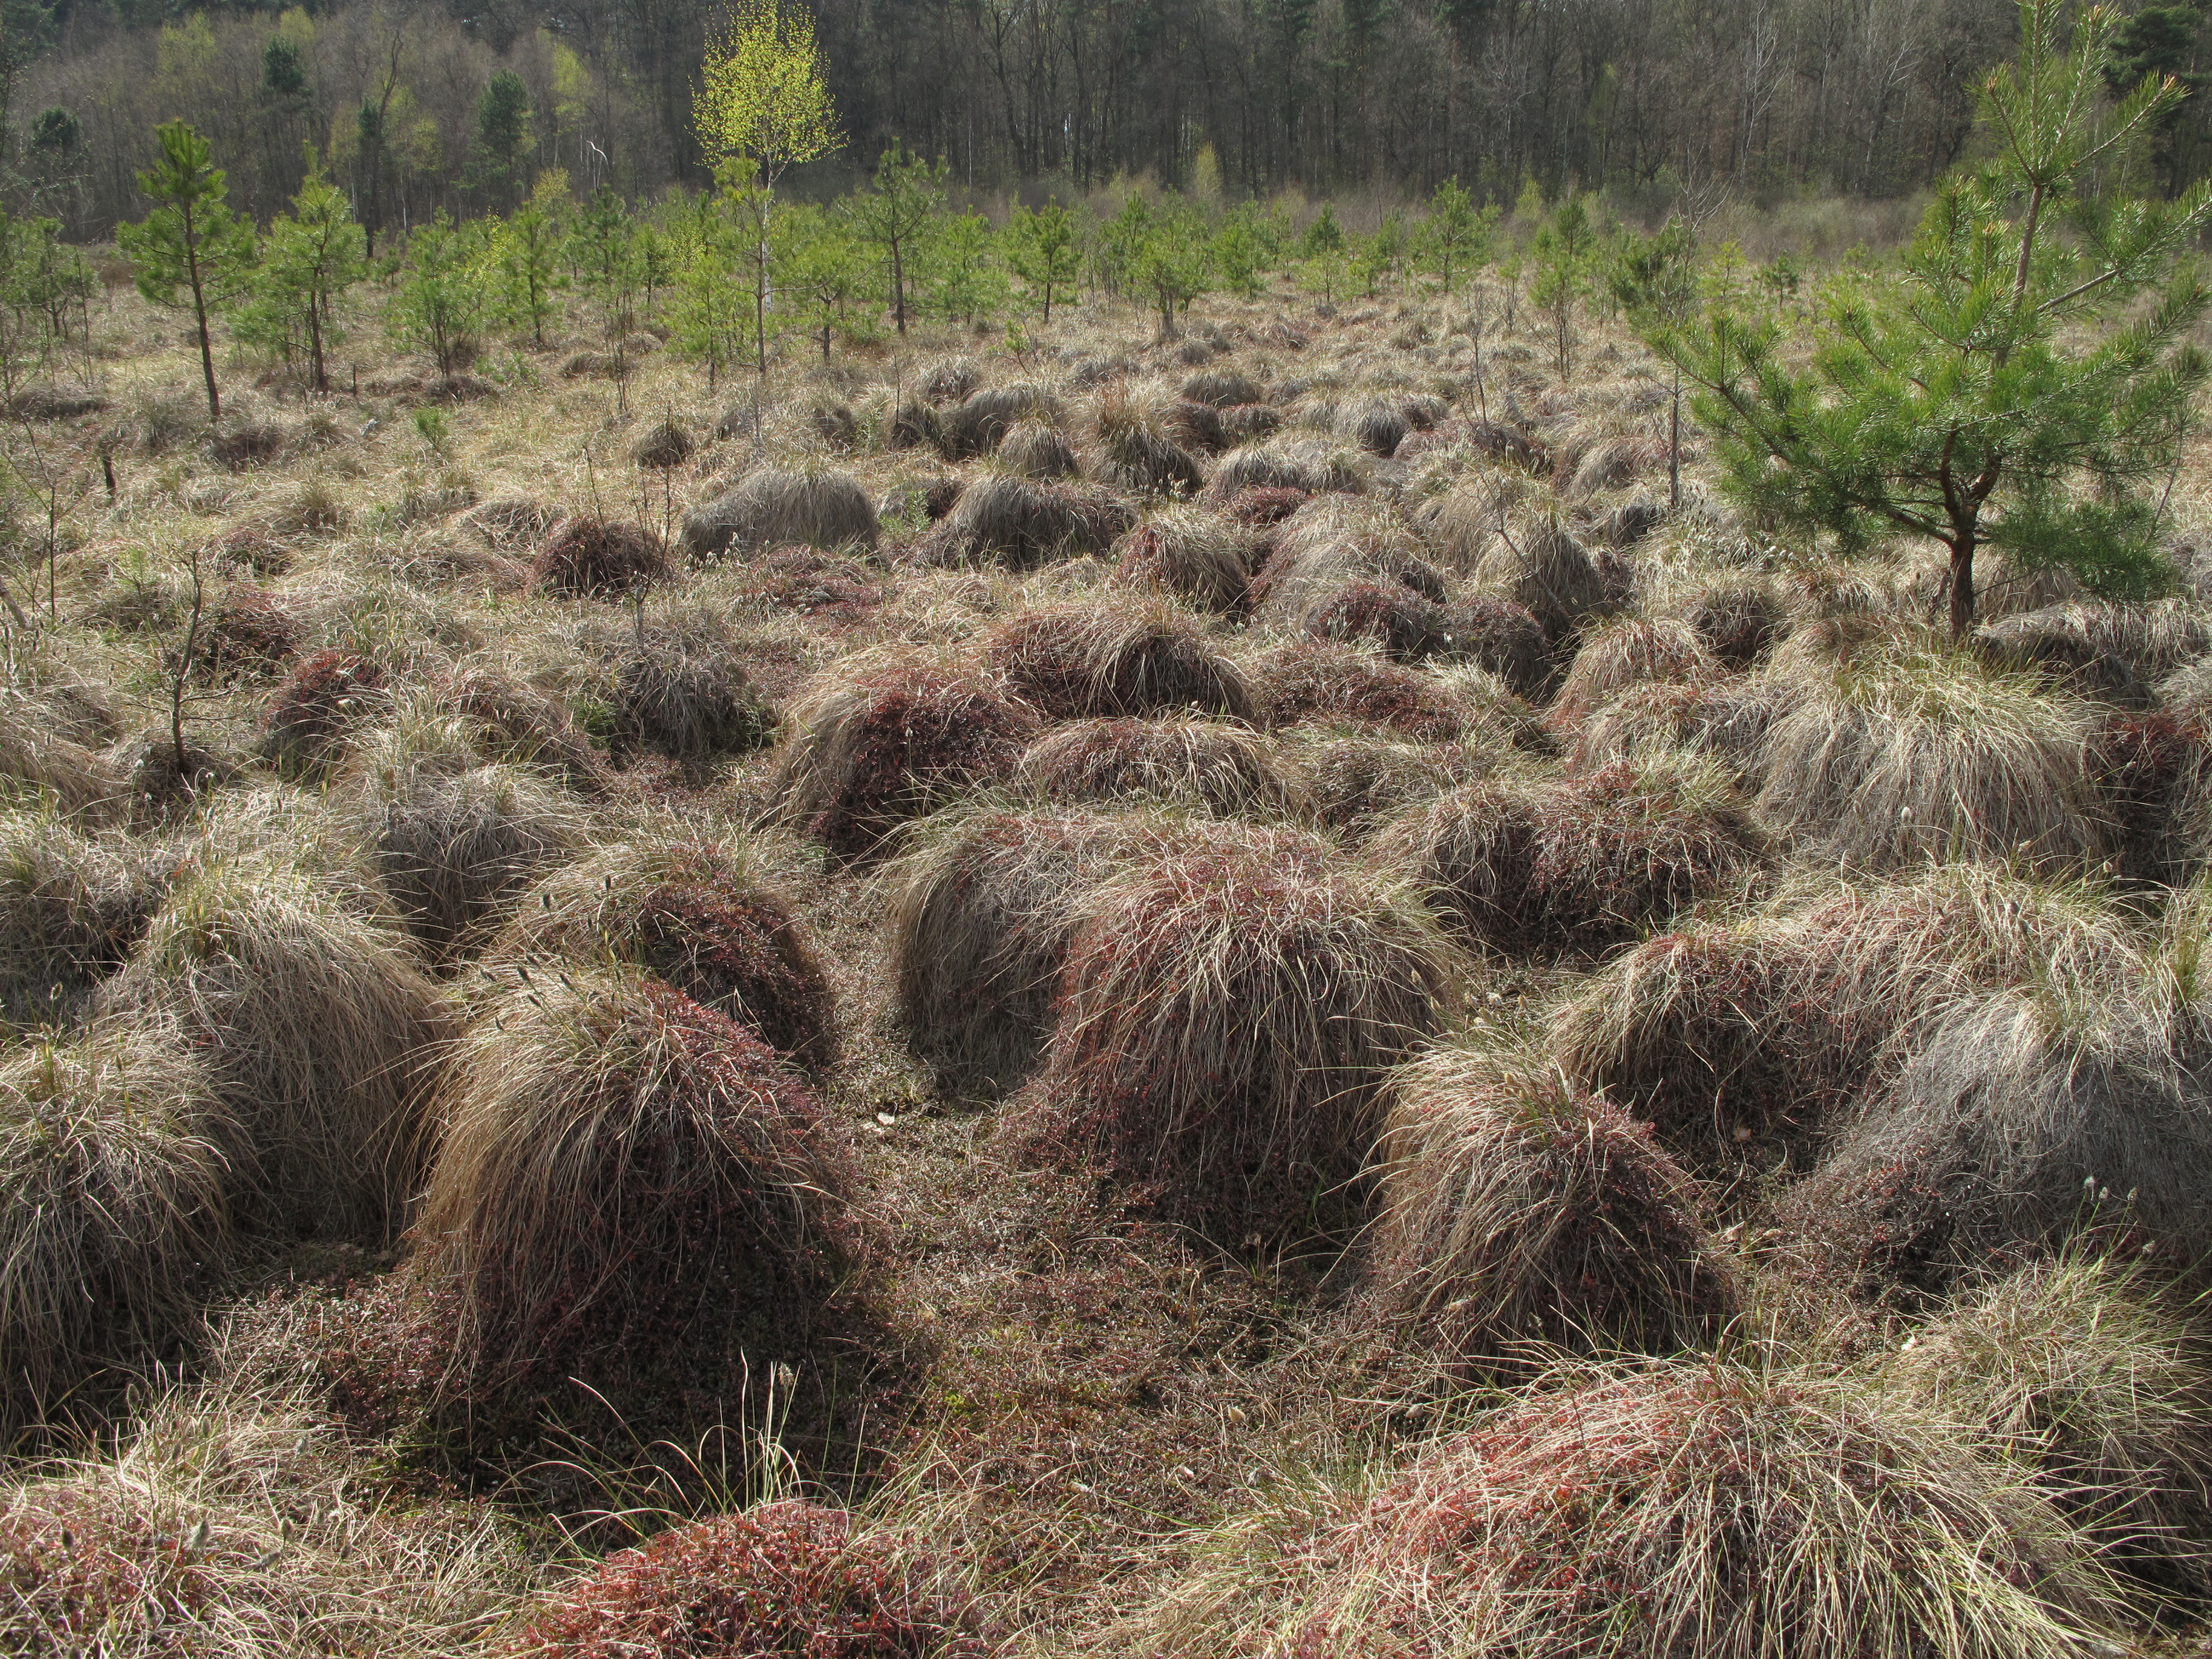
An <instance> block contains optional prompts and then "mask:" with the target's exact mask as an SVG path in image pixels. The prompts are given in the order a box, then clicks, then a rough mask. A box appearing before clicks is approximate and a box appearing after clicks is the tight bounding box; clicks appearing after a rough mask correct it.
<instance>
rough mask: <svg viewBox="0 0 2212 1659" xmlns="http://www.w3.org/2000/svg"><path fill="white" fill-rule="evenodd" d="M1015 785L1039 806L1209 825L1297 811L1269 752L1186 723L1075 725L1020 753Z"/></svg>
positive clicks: (1252, 735) (1231, 730)
mask: <svg viewBox="0 0 2212 1659" xmlns="http://www.w3.org/2000/svg"><path fill="white" fill-rule="evenodd" d="M1014 782H1015V785H1016V786H1017V787H1018V788H1021V789H1024V790H1027V791H1029V792H1030V793H1033V794H1035V795H1036V798H1037V799H1040V800H1042V801H1098V802H1112V801H1117V800H1155V801H1158V802H1160V803H1162V804H1163V805H1177V806H1188V807H1195V808H1197V809H1199V810H1200V811H1208V812H1211V813H1212V814H1213V815H1214V816H1215V817H1224V818H1231V817H1244V816H1252V817H1261V818H1267V817H1282V816H1284V815H1285V814H1286V813H1288V812H1290V811H1292V810H1293V809H1294V807H1295V806H1296V805H1297V791H1296V788H1295V786H1294V785H1293V783H1292V782H1291V778H1290V776H1289V775H1288V773H1287V771H1286V769H1285V766H1284V765H1283V763H1282V762H1281V761H1280V759H1279V757H1278V756H1277V754H1276V751H1275V748H1274V745H1273V744H1271V743H1270V742H1269V741H1268V740H1267V738H1265V737H1262V736H1261V734H1260V733H1258V732H1254V731H1252V730H1250V729H1249V728H1248V727H1244V726H1228V725H1225V724H1223V723H1221V722H1219V721H1217V720H1194V719H1174V718H1170V719H1164V720H1077V721H1074V722H1072V723H1070V724H1068V725H1065V726H1055V727H1054V728H1053V729H1052V730H1051V731H1049V732H1046V733H1045V734H1044V736H1042V737H1041V738H1038V739H1037V740H1036V742H1035V743H1033V744H1030V746H1029V747H1028V748H1027V749H1026V750H1024V751H1023V753H1022V758H1021V763H1020V764H1019V765H1018V767H1017V768H1016V769H1015V772H1014Z"/></svg>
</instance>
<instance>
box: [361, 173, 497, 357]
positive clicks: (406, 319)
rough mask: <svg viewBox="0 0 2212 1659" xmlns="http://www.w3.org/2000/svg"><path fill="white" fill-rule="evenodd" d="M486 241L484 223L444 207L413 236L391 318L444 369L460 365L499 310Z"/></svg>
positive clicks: (398, 331)
mask: <svg viewBox="0 0 2212 1659" xmlns="http://www.w3.org/2000/svg"><path fill="white" fill-rule="evenodd" d="M485 241H486V238H485V237H484V235H483V232H482V231H481V229H479V228H476V227H474V226H467V225H464V226H456V225H455V224H454V223H453V220H452V219H451V218H449V217H447V215H446V213H445V210H443V209H441V210H439V212H438V215H437V216H436V217H435V218H434V219H432V220H431V221H430V222H428V224H422V225H417V226H416V227H415V234H413V235H412V236H410V237H409V238H408V239H407V263H406V264H405V266H404V269H403V270H401V272H400V276H399V283H398V287H397V288H396V289H394V290H393V292H392V301H391V306H390V309H389V310H388V312H387V313H386V326H387V327H389V328H390V329H391V331H392V335H393V337H395V338H396V339H398V341H399V342H400V343H402V344H404V345H406V346H409V347H411V348H413V349H416V350H421V351H427V352H428V353H429V354H430V356H431V357H432V358H433V359H434V360H435V362H436V363H437V365H438V372H439V373H440V374H454V373H456V372H458V371H459V368H460V367H461V362H462V359H463V357H464V356H465V354H466V353H467V352H468V350H469V349H470V348H471V345H472V344H473V343H474V341H475V337H476V331H477V329H479V328H481V327H482V326H483V325H484V323H485V321H486V320H487V319H490V318H492V317H495V316H496V314H497V313H496V311H495V308H494V307H495V295H496V293H497V291H498V285H497V283H496V282H495V280H494V279H493V273H492V272H491V271H490V270H488V269H487V266H488V265H489V263H490V262H489V258H487V257H486V254H487V250H486V248H485V246H484V244H485Z"/></svg>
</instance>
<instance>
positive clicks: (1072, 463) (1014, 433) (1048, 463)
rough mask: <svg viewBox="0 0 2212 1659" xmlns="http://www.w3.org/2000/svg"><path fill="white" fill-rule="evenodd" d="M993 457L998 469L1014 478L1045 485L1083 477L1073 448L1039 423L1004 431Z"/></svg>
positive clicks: (1020, 425) (1054, 431)
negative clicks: (1004, 433)
mask: <svg viewBox="0 0 2212 1659" xmlns="http://www.w3.org/2000/svg"><path fill="white" fill-rule="evenodd" d="M994 454H995V455H996V457H997V459H998V463H999V465H1000V466H1001V467H1002V468H1004V469H1005V470H1006V471H1008V472H1011V473H1012V474H1013V475H1014V476H1015V477H1021V478H1036V479H1039V480H1042V481H1045V482H1049V481H1051V480H1053V479H1054V478H1078V477H1082V476H1083V462H1082V460H1081V459H1080V458H1079V457H1078V456H1077V454H1076V453H1075V449H1074V447H1073V445H1072V444H1070V443H1069V442H1068V441H1067V440H1066V438H1064V437H1062V436H1061V435H1060V432H1059V430H1058V428H1054V427H1050V426H1047V425H1046V424H1045V423H1044V422H1042V421H1023V422H1018V424H1016V425H1014V426H1012V427H1010V428H1007V431H1006V436H1005V437H1003V438H1001V439H1000V440H999V447H998V448H997V449H996V450H995V451H994Z"/></svg>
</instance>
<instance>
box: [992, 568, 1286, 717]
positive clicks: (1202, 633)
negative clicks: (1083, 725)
mask: <svg viewBox="0 0 2212 1659" xmlns="http://www.w3.org/2000/svg"><path fill="white" fill-rule="evenodd" d="M983 659H984V660H985V661H986V662H987V664H989V665H990V666H991V668H992V669H993V670H994V671H996V672H997V673H998V674H999V675H1000V676H1001V677H1003V678H1004V679H1005V681H1006V684H1007V685H1008V686H1009V687H1010V688H1011V689H1012V690H1013V691H1014V693H1015V694H1016V695H1018V696H1020V697H1022V698H1023V699H1024V700H1025V701H1026V702H1028V703H1029V704H1030V707H1032V708H1036V710H1038V711H1039V712H1040V713H1041V714H1044V715H1045V716H1046V718H1048V719H1050V720H1079V719H1097V718H1106V717H1111V716H1117V715H1120V716H1127V715H1144V714H1171V713H1178V712H1181V711H1183V710H1190V711H1194V712H1197V713H1200V714H1217V715H1222V716H1225V717H1227V718H1229V719H1231V720H1244V721H1248V722H1249V720H1251V719H1252V717H1253V712H1254V711H1253V706H1252V696H1251V692H1250V690H1249V689H1248V688H1247V686H1246V684H1245V682H1244V676H1243V672H1242V671H1240V670H1239V669H1238V668H1237V665H1236V664H1235V663H1234V662H1232V661H1231V659H1229V658H1228V657H1227V656H1225V655H1224V654H1223V653H1222V652H1221V651H1220V650H1219V649H1218V647H1216V646H1215V645H1214V644H1213V642H1212V640H1210V639H1209V638H1208V637H1207V635H1206V629H1205V626H1204V624H1203V623H1200V621H1199V619H1198V618H1197V617H1194V616H1193V615H1191V614H1190V613H1189V612H1188V611H1183V610H1182V609H1181V608H1180V607H1179V606H1177V605H1174V604H1172V603H1170V602H1169V601H1166V600H1163V599H1146V598H1145V597H1143V596H1140V595H1129V596H1121V597H1116V598H1113V599H1107V600H1104V601H1101V602H1097V603H1091V604H1084V605H1053V606H1048V607H1045V608H1043V609H1040V610H1036V611H1024V612H1022V613H1021V614H1020V615H1018V616H1016V617H1012V618H1011V619H1010V620H1008V621H1007V622H1006V623H1002V624H1001V625H1000V627H998V628H997V629H994V630H993V631H992V633H991V635H990V636H989V637H988V638H987V639H986V640H985V641H984V642H983Z"/></svg>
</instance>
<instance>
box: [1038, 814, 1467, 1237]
mask: <svg viewBox="0 0 2212 1659" xmlns="http://www.w3.org/2000/svg"><path fill="white" fill-rule="evenodd" d="M1075 910H1076V915H1075V927H1074V930H1073V934H1072V936H1071V938H1070V940H1069V944H1068V947H1067V952H1066V959H1065V961H1064V962H1063V963H1062V965H1061V969H1060V1018H1059V1021H1058V1024H1056V1025H1055V1026H1054V1030H1053V1034H1052V1037H1051V1040H1050V1042H1049V1043H1048V1046H1047V1049H1046V1054H1045V1061H1044V1066H1043V1068H1042V1071H1041V1073H1039V1074H1038V1077H1037V1079H1036V1081H1035V1083H1034V1084H1033V1085H1032V1087H1031V1091H1030V1104H1029V1106H1028V1109H1026V1110H1025V1111H1024V1113H1023V1114H1021V1121H1020V1122H1019V1124H1018V1128H1017V1133H1018V1135H1019V1136H1020V1137H1021V1138H1022V1139H1023V1140H1024V1143H1025V1144H1026V1146H1027V1147H1028V1149H1029V1152H1030V1155H1031V1156H1033V1157H1043V1158H1049V1159H1053V1160H1055V1161H1056V1160H1061V1159H1065V1160H1069V1161H1072V1162H1073V1164H1076V1165H1077V1166H1078V1167H1080V1168H1083V1169H1085V1170H1093V1171H1096V1172H1097V1173H1098V1174H1099V1175H1101V1176H1104V1177H1106V1178H1107V1179H1109V1180H1110V1181H1112V1182H1115V1184H1116V1185H1117V1186H1118V1187H1119V1188H1121V1191H1122V1193H1123V1194H1124V1195H1125V1196H1127V1198H1129V1199H1130V1200H1133V1201H1135V1202H1137V1203H1139V1204H1140V1205H1144V1206H1149V1207H1151V1208H1152V1209H1153V1210H1155V1211H1156V1212H1158V1213H1160V1214H1162V1215H1164V1216H1167V1217H1170V1218H1175V1219H1178V1220H1182V1221H1186V1222H1189V1223H1191V1224H1193V1225H1198V1226H1200V1227H1203V1228H1205V1229H1206V1230H1207V1231H1210V1232H1211V1233H1212V1234H1213V1236H1215V1237H1218V1238H1223V1239H1226V1240H1230V1241H1232V1242H1233V1241H1241V1240H1243V1238H1245V1237H1247V1235H1248V1234H1249V1233H1252V1232H1258V1233H1261V1235H1263V1236H1267V1237H1285V1236H1286V1235H1289V1234H1293V1233H1299V1232H1310V1231H1330V1230H1332V1229H1333V1228H1334V1225H1336V1224H1337V1223H1338V1222H1339V1220H1340V1218H1342V1216H1343V1215H1344V1213H1345V1211H1346V1208H1347V1207H1348V1206H1349V1205H1350V1204H1351V1203H1352V1200H1353V1197H1354V1195H1353V1194H1352V1193H1351V1191H1350V1190H1349V1188H1350V1185H1351V1183H1352V1182H1354V1181H1355V1180H1356V1178H1357V1177H1358V1175H1359V1174H1360V1172H1361V1170H1363V1169H1364V1167H1365V1164H1366V1162H1367V1157H1368V1153H1369V1152H1370V1149H1371V1148H1372V1146H1373V1143H1374V1138H1375V1134H1376V1129H1377V1127H1378V1122H1377V1120H1378V1117H1379V1109H1380V1099H1381V1091H1382V1088H1383V1080H1384V1077H1385V1074H1386V1073H1387V1072H1388V1070H1389V1067H1391V1066H1395V1064H1396V1063H1397V1062H1398V1061H1399V1060H1402V1059H1403V1058H1404V1057H1405V1056H1406V1054H1407V1052H1408V1051H1409V1050H1410V1049H1412V1048H1413V1047H1414V1046H1415V1045H1417V1044H1419V1043H1420V1042H1424V1041H1425V1040H1426V1039H1427V1038H1429V1037H1431V1036H1433V1035H1435V1033H1436V1031H1437V1030H1438V1029H1439V1027H1440V1026H1441V1024H1443V1019H1444V1018H1445V1016H1446V1013H1447V1012H1448V1011H1449V1007H1450V1006H1451V1004H1452V1002H1453V1000H1454V999H1455V993H1456V985H1457V970H1456V964H1455V960H1454V957H1453V954H1452V952H1451V951H1450V950H1449V946H1447V945H1445V943H1444V942H1443V939H1442V937H1441V936H1440V935H1439V934H1438V933H1437V931H1436V929H1435V927H1434V926H1433V924H1432V923H1431V921H1429V919H1428V917H1427V915H1425V912H1424V911H1423V909H1422V908H1421V905H1420V903H1419V899H1418V898H1417V897H1416V896H1415V895H1414V894H1413V890H1411V888H1409V887H1407V886H1406V885H1405V884H1401V883H1398V882H1395V881H1393V880H1391V879H1389V878H1387V877H1383V876H1379V875H1377V874H1376V873H1374V872H1370V871H1368V870H1366V869H1364V868H1361V867H1359V866H1354V865H1352V864H1351V863H1349V862H1348V861H1347V860H1345V859H1344V857H1343V856H1342V855H1341V854H1340V853H1338V851H1337V850H1336V849H1335V848H1334V847H1332V846H1331V845H1330V844H1329V843H1328V842H1324V841H1322V840H1320V839H1318V838H1316V837H1315V836H1310V835H1308V834H1305V833H1303V832H1300V831H1297V830H1291V829H1255V828H1252V827H1250V826H1247V825H1243V824H1195V825H1193V826H1192V827H1191V829H1190V832H1189V836H1188V840H1185V841H1181V842H1178V843H1177V844H1176V846H1175V847H1174V848H1171V849H1167V850H1166V851H1164V854H1163V855H1162V856H1160V857H1159V858H1158V859H1157V860H1152V861H1149V862H1142V863H1139V864H1136V865H1134V866H1132V867H1130V868H1129V869H1127V870H1126V871H1125V872H1122V873H1121V874H1120V875H1118V876H1116V877H1114V878H1110V879H1109V880H1107V881H1105V882H1103V883H1102V884H1099V885H1098V886H1097V887H1096V888H1094V889H1092V890H1091V891H1090V892H1089V893H1088V894H1087V895H1086V896H1084V898H1083V899H1082V900H1081V901H1080V902H1079V904H1078V905H1077V906H1076V907H1075Z"/></svg>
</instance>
